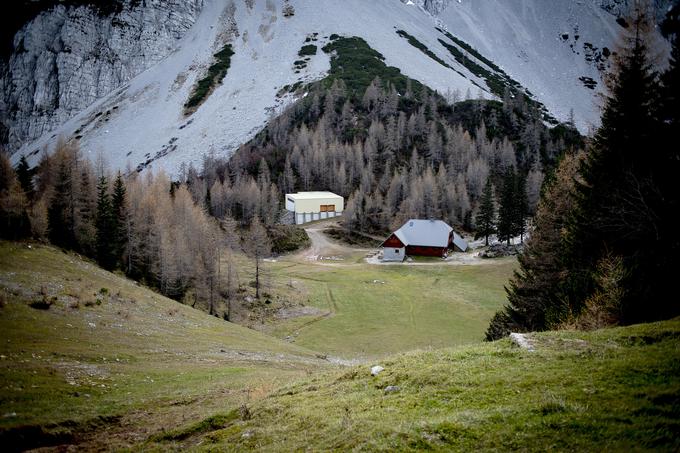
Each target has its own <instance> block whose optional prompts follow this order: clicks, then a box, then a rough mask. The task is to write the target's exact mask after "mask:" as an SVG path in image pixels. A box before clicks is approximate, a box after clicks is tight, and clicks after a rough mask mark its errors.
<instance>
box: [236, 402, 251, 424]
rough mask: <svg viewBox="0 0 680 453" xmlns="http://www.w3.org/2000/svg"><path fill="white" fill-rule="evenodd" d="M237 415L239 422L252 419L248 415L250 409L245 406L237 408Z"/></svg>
mask: <svg viewBox="0 0 680 453" xmlns="http://www.w3.org/2000/svg"><path fill="white" fill-rule="evenodd" d="M238 413H239V415H240V416H241V420H244V421H245V420H250V417H252V414H251V413H250V409H249V408H248V406H246V405H245V404H241V407H239V408H238Z"/></svg>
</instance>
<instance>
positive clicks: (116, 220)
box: [111, 171, 128, 265]
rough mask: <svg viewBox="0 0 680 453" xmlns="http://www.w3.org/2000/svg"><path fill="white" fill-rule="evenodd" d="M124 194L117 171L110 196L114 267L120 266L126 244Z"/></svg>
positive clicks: (125, 204)
mask: <svg viewBox="0 0 680 453" xmlns="http://www.w3.org/2000/svg"><path fill="white" fill-rule="evenodd" d="M125 193H126V191H125V182H124V181H123V177H122V176H121V174H120V171H119V172H118V175H117V176H116V179H115V181H114V182H113V193H112V195H111V212H112V217H111V220H112V233H113V256H114V259H115V261H116V265H120V264H122V262H123V261H122V260H123V255H124V254H125V250H126V249H127V242H128V231H127V229H128V225H127V219H128V212H127V200H126V195H125Z"/></svg>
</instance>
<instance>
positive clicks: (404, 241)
mask: <svg viewBox="0 0 680 453" xmlns="http://www.w3.org/2000/svg"><path fill="white" fill-rule="evenodd" d="M382 247H383V261H403V260H404V258H405V257H406V255H414V256H437V257H444V256H445V255H446V252H447V251H448V250H449V249H454V250H459V251H461V252H464V251H466V250H467V248H468V245H467V242H466V241H465V240H464V239H463V238H462V237H460V235H458V234H457V233H456V232H455V231H453V228H451V226H449V225H448V224H447V223H446V222H444V221H442V220H421V219H411V220H409V221H408V222H406V223H405V224H404V225H402V227H401V228H399V229H398V230H397V231H395V232H394V233H392V234H391V235H390V237H388V238H387V239H386V240H385V242H383V244H382Z"/></svg>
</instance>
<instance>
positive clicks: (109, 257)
mask: <svg viewBox="0 0 680 453" xmlns="http://www.w3.org/2000/svg"><path fill="white" fill-rule="evenodd" d="M95 226H96V229H97V243H96V248H97V262H98V263H99V265H100V266H101V267H103V268H104V269H113V267H114V265H115V256H114V241H115V237H114V223H113V209H112V206H111V198H110V196H109V184H108V180H107V178H106V176H104V175H102V176H100V178H99V183H98V184H97V217H96V223H95Z"/></svg>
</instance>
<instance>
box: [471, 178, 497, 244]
mask: <svg viewBox="0 0 680 453" xmlns="http://www.w3.org/2000/svg"><path fill="white" fill-rule="evenodd" d="M475 222H476V224H477V233H476V234H475V239H479V238H481V237H483V238H484V243H485V245H489V236H490V235H492V234H493V233H495V232H496V207H495V202H494V196H493V186H492V185H491V178H488V179H487V180H486V185H485V186H484V192H482V201H481V203H480V205H479V212H478V213H477V217H475Z"/></svg>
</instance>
